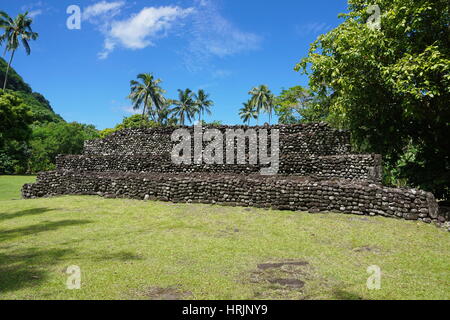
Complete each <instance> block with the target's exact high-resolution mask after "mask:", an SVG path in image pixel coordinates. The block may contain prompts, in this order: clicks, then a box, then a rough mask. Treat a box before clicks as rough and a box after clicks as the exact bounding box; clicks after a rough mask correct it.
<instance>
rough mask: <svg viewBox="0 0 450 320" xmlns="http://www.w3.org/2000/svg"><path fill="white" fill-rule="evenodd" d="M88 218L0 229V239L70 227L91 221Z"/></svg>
mask: <svg viewBox="0 0 450 320" xmlns="http://www.w3.org/2000/svg"><path fill="white" fill-rule="evenodd" d="M91 222H92V221H90V220H63V221H56V222H41V223H39V224H35V225H32V226H28V227H22V228H17V229H10V230H0V241H5V240H11V239H14V238H17V237H22V236H28V235H36V234H38V233H41V232H45V231H52V230H56V229H59V228H62V227H70V226H77V225H83V224H88V223H91Z"/></svg>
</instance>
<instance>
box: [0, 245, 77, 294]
mask: <svg viewBox="0 0 450 320" xmlns="http://www.w3.org/2000/svg"><path fill="white" fill-rule="evenodd" d="M71 253H73V250H68V249H64V250H63V249H51V250H47V249H40V248H30V249H23V250H22V249H21V250H15V251H13V252H12V253H8V254H3V253H0V296H1V293H4V292H8V291H15V290H19V289H22V288H30V287H34V286H38V285H40V284H41V283H43V282H44V281H45V280H46V279H47V278H48V268H49V267H50V266H52V265H55V264H57V263H58V261H60V260H61V259H63V258H64V257H65V256H66V255H69V254H71ZM63 285H64V283H63V282H61V286H63ZM30 298H33V297H30Z"/></svg>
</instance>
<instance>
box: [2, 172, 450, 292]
mask: <svg viewBox="0 0 450 320" xmlns="http://www.w3.org/2000/svg"><path fill="white" fill-rule="evenodd" d="M10 178H11V179H12V180H14V181H12V180H11V181H9V182H6V181H5V180H8V178H5V177H2V180H0V188H1V190H4V189H5V185H9V186H12V185H14V183H16V184H20V183H22V182H20V183H19V181H20V180H19V179H16V178H18V177H10ZM24 179H25V178H24ZM25 180H26V179H25ZM17 188H18V186H17ZM6 189H8V188H6ZM9 191H10V189H8V192H9ZM16 195H17V193H12V197H16ZM3 198H5V196H4V195H3ZM449 240H450V234H449V233H447V232H444V231H443V230H440V229H438V228H436V227H434V226H432V225H426V224H422V223H417V222H408V221H403V220H395V219H387V218H382V217H375V218H365V217H358V216H350V215H342V214H333V213H329V214H316V215H311V214H307V213H299V212H285V211H271V210H260V209H253V208H250V209H245V208H232V207H220V206H210V205H187V204H170V203H162V202H143V201H134V200H124V199H102V198H98V197H80V196H73V197H72V196H70V197H69V196H66V197H58V198H51V199H36V200H20V201H17V200H15V201H13V200H4V201H1V202H0V299H158V298H186V299H266V298H274V299H450V289H449V288H450V286H449V284H450V273H449V270H450V241H449ZM292 261H294V262H300V261H303V262H308V265H302V266H292V265H288V264H287V265H284V266H280V267H277V268H272V269H267V270H262V269H261V268H258V265H259V264H263V263H277V262H292ZM73 265H76V266H79V267H80V268H81V289H80V290H68V289H67V288H66V281H67V278H68V276H69V275H68V274H66V273H65V271H66V269H67V267H69V266H73ZM371 265H378V266H380V267H381V269H382V272H383V276H382V287H381V290H375V291H370V290H368V289H367V286H366V281H367V278H368V277H369V274H367V272H366V270H367V268H368V267H369V266H371ZM278 279H290V280H293V279H295V280H299V281H302V282H303V283H304V286H303V287H300V286H298V287H295V286H283V285H280V284H277V283H275V282H277V280H278ZM297 283H299V282H297Z"/></svg>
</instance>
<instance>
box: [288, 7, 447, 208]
mask: <svg viewBox="0 0 450 320" xmlns="http://www.w3.org/2000/svg"><path fill="white" fill-rule="evenodd" d="M374 8H375V9H374ZM377 11H378V12H381V15H377ZM341 17H342V18H343V19H344V21H343V22H342V23H341V24H340V25H339V26H338V27H337V28H335V29H333V30H331V31H329V32H328V33H326V34H323V35H320V36H319V37H318V39H317V40H316V41H315V42H314V43H313V44H311V47H310V51H309V54H308V56H307V57H305V58H303V59H302V60H301V61H300V63H299V64H298V65H297V66H296V70H298V71H302V72H304V73H306V74H308V75H309V80H310V82H309V86H310V88H311V89H312V90H313V91H314V92H315V93H316V94H317V95H324V96H327V97H329V98H330V103H329V106H328V107H327V108H328V110H329V112H330V115H332V116H333V117H334V118H335V119H336V120H337V121H336V123H337V124H338V125H339V126H340V127H343V128H346V129H349V130H350V131H351V133H352V140H353V141H354V142H355V143H356V144H357V145H358V146H359V147H360V149H362V150H363V151H365V152H374V153H380V154H382V155H383V158H384V163H385V164H386V168H387V169H388V170H387V172H389V168H395V169H396V171H397V172H396V173H394V175H395V179H398V180H399V181H400V179H405V178H406V179H407V180H408V183H409V184H410V185H412V186H417V187H421V188H422V189H424V190H427V191H431V192H433V193H434V194H435V195H436V196H437V197H439V198H441V199H450V183H449V181H450V170H449V168H450V139H449V138H448V137H449V136H450V126H449V123H450V108H449V101H450V28H449V21H450V8H449V2H448V0H433V1H429V0H428V1H426V0H396V1H392V0H349V6H348V12H347V13H345V14H342V15H341ZM374 19H375V20H378V22H377V23H376V24H374V23H373V20H374ZM391 172H392V171H391ZM389 174H390V173H389Z"/></svg>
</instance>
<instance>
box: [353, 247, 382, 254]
mask: <svg viewBox="0 0 450 320" xmlns="http://www.w3.org/2000/svg"><path fill="white" fill-rule="evenodd" d="M353 251H354V252H360V253H362V252H373V253H381V250H380V249H379V248H377V247H371V246H363V247H359V248H356V249H353Z"/></svg>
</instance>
